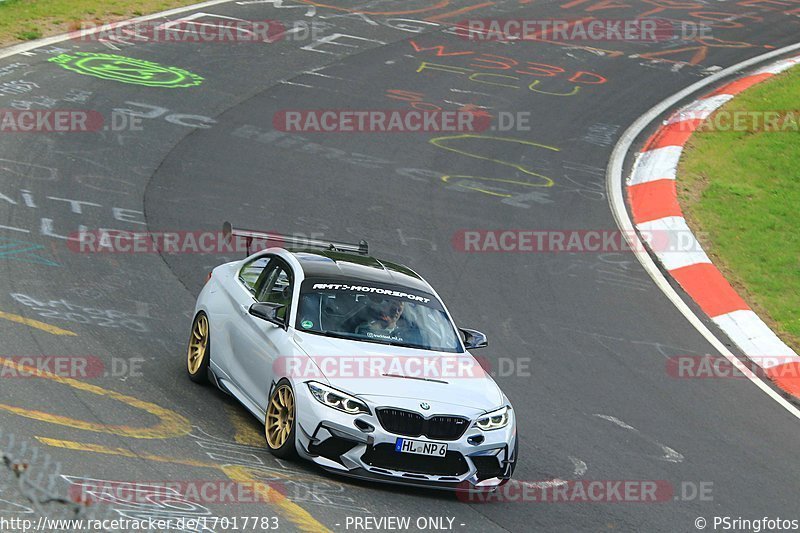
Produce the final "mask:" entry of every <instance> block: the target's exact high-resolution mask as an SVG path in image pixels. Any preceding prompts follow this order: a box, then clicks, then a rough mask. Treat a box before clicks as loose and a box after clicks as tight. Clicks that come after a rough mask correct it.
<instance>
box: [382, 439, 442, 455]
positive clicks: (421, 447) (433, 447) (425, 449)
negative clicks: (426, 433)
mask: <svg viewBox="0 0 800 533" xmlns="http://www.w3.org/2000/svg"><path fill="white" fill-rule="evenodd" d="M394 450H395V451H396V452H400V453H413V454H417V455H430V456H433V457H444V456H445V455H447V444H445V443H443V442H425V441H421V440H412V439H397V442H395V444H394Z"/></svg>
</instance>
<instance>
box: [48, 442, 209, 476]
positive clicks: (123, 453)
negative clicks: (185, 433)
mask: <svg viewBox="0 0 800 533" xmlns="http://www.w3.org/2000/svg"><path fill="white" fill-rule="evenodd" d="M35 438H36V440H38V441H39V442H41V443H42V444H46V445H47V446H52V447H54V448H64V449H66V450H75V451H80V452H92V453H102V454H105V455H118V456H120V457H130V458H132V459H144V460H145V461H154V462H156V463H170V464H177V465H183V466H195V467H197V468H214V469H219V468H220V466H219V465H218V464H215V463H209V462H208V461H196V460H194V459H173V458H172V457H164V456H161V455H153V454H149V453H136V452H134V451H131V450H129V449H127V448H110V447H108V446H103V445H101V444H89V443H85V442H75V441H72V440H61V439H50V438H47V437H35Z"/></svg>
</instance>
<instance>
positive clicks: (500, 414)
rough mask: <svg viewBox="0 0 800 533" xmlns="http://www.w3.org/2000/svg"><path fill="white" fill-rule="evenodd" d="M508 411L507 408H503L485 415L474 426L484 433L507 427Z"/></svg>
mask: <svg viewBox="0 0 800 533" xmlns="http://www.w3.org/2000/svg"><path fill="white" fill-rule="evenodd" d="M510 410H511V409H510V408H509V407H503V408H502V409H498V410H497V411H492V412H491V413H486V414H485V415H483V416H481V417H480V418H479V419H478V421H477V422H475V425H476V426H478V427H479V428H480V429H482V430H484V431H491V430H493V429H500V428H504V427H506V426H507V425H508V421H509V420H511V415H510V414H509V411H510Z"/></svg>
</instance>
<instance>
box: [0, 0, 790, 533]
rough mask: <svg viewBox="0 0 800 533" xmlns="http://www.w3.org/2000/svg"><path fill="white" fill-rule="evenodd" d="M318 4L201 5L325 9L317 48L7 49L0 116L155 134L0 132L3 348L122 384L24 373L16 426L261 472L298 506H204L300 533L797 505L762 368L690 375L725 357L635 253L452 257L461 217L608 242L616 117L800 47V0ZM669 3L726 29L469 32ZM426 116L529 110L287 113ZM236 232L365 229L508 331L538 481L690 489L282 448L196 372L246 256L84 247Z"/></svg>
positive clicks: (191, 472) (39, 435)
mask: <svg viewBox="0 0 800 533" xmlns="http://www.w3.org/2000/svg"><path fill="white" fill-rule="evenodd" d="M314 4H315V2H311V1H300V0H286V1H285V2H280V0H278V1H249V2H238V3H237V2H227V3H219V4H215V5H210V6H206V7H203V8H201V9H198V10H196V11H197V12H202V13H205V15H203V16H202V17H199V18H198V19H197V20H202V21H207V22H213V21H214V20H215V19H218V17H234V18H239V19H244V20H265V19H277V20H281V21H283V23H284V24H285V25H286V26H287V27H291V25H292V24H296V23H297V21H303V22H305V23H308V24H314V25H315V26H314V28H315V29H316V30H318V31H319V34H318V35H316V36H315V37H316V39H314V38H311V37H310V36H305V37H304V36H301V35H299V34H297V35H295V34H290V35H289V36H288V37H287V38H284V39H281V40H279V41H277V42H274V43H263V42H261V43H246V42H237V43H231V42H228V43H205V44H197V43H191V42H150V41H129V42H116V44H115V43H114V42H108V41H107V42H80V41H76V40H71V41H69V40H68V41H64V42H60V43H56V44H51V45H45V46H42V47H39V48H36V49H34V50H32V51H30V52H27V53H25V54H22V55H20V54H16V55H13V56H8V57H4V58H3V59H0V108H15V109H24V108H26V107H27V108H31V109H46V108H47V106H48V105H49V106H50V107H49V108H52V109H90V110H96V111H98V112H100V113H102V114H103V116H105V117H110V116H111V115H112V114H113V113H112V112H113V110H115V109H117V110H119V109H123V110H127V111H125V112H122V113H120V112H117V113H116V116H117V117H119V116H120V115H121V116H124V117H128V118H133V117H134V116H135V117H136V118H137V119H138V122H139V125H140V127H139V128H137V130H136V131H133V130H131V129H130V128H124V131H100V132H95V133H60V134H45V133H25V134H22V133H20V134H10V133H4V134H3V135H2V137H0V180H1V181H0V184H1V186H2V188H0V209H2V220H0V224H2V226H0V264H1V265H2V276H3V280H4V282H3V290H2V292H0V312H2V313H3V315H0V335H2V339H3V347H2V357H11V356H23V355H34V356H39V355H47V356H51V355H52V356H86V355H89V356H92V357H95V358H97V360H98V361H102V362H103V365H105V366H104V367H105V369H106V370H114V372H111V373H110V375H101V376H95V377H94V378H93V379H89V380H77V379H76V380H61V381H60V382H59V381H56V380H53V379H44V378H41V377H38V378H37V377H31V378H27V379H11V378H5V379H0V391H2V393H0V427H2V429H3V431H4V432H5V433H9V432H10V433H14V434H15V435H17V436H18V437H20V438H25V439H29V440H35V439H38V441H39V444H40V445H41V447H42V448H44V449H46V451H47V452H48V453H50V454H51V455H53V456H54V457H55V458H56V459H57V460H59V461H60V462H61V463H62V464H63V473H64V474H65V475H66V476H70V477H69V481H70V482H72V483H81V479H83V480H86V479H93V480H109V481H128V482H132V483H146V482H156V481H165V480H183V481H186V480H226V479H229V478H230V479H235V480H238V481H241V480H242V479H251V480H252V479H255V480H260V481H266V482H268V483H271V484H273V485H274V486H275V487H279V489H278V490H279V491H281V492H283V493H285V494H286V497H287V499H288V500H285V501H283V500H282V501H281V502H278V503H230V502H210V503H202V505H200V504H197V505H196V506H192V509H193V510H192V511H191V512H187V513H188V515H191V514H192V513H199V514H202V513H206V512H207V513H209V514H210V515H213V516H228V517H237V516H254V515H257V516H265V517H271V516H276V517H278V518H279V522H280V530H285V531H293V530H318V529H320V528H322V527H323V526H324V527H327V528H328V529H330V530H332V531H348V530H350V531H353V530H355V529H354V526H353V525H352V518H353V517H363V516H374V517H376V518H379V517H389V516H394V517H403V516H406V517H412V528H411V529H412V530H417V529H416V525H415V522H414V521H415V520H416V519H417V518H418V517H449V518H452V519H453V522H452V526H451V527H452V529H453V530H456V531H503V530H505V531H520V532H522V531H565V532H567V531H570V532H571V531H694V530H695V519H696V518H697V517H705V518H706V519H707V520H709V522H710V521H711V519H712V517H713V516H725V515H728V516H731V517H743V518H750V519H756V518H761V517H765V516H767V517H781V518H790V519H791V518H795V519H797V518H800V517H799V516H798V498H797V493H798V488H800V486H799V484H798V480H799V479H800V463H799V462H798V461H797V453H796V443H797V442H798V438H800V430H798V427H799V426H798V420H797V418H795V417H794V416H793V415H792V414H791V413H790V412H788V411H787V410H786V409H784V408H783V407H781V406H780V405H779V404H778V403H776V402H775V401H774V400H773V399H771V398H770V397H769V396H768V395H766V394H764V392H762V391H761V390H759V389H758V388H757V387H755V386H754V385H753V384H752V383H751V382H750V381H748V380H746V379H705V380H704V379H698V380H692V379H676V378H674V377H671V376H670V375H669V374H668V372H667V370H666V361H667V358H669V357H674V356H680V355H702V354H706V353H713V348H712V347H711V345H709V344H708V342H707V341H706V340H705V339H704V338H703V337H702V336H701V335H700V334H699V333H698V332H697V331H696V330H695V329H694V328H693V327H692V326H691V325H690V324H689V323H688V322H687V321H686V319H685V318H684V317H683V316H682V315H681V314H680V313H679V312H678V311H677V309H676V308H675V307H674V306H673V304H672V303H670V301H669V300H668V299H667V298H666V297H665V296H664V295H663V293H662V292H661V291H660V290H659V288H658V287H657V286H656V285H655V284H654V282H653V281H652V280H651V279H650V277H649V276H648V275H647V273H646V272H645V271H644V269H643V268H642V267H641V266H640V264H639V263H638V262H637V260H636V258H635V257H634V256H633V254H631V253H629V252H613V251H610V252H606V253H465V252H463V251H461V250H459V249H458V248H459V247H458V246H457V245H454V242H455V241H454V236H455V235H457V234H458V232H460V231H462V230H476V229H477V230H482V229H546V230H588V229H597V230H614V229H615V228H616V225H615V222H614V218H613V216H612V213H611V210H610V208H609V202H608V198H607V194H606V186H605V180H606V177H605V169H606V166H607V164H608V159H609V156H610V154H611V151H612V149H613V146H614V144H615V143H616V141H617V140H618V139H619V137H620V136H621V134H622V132H623V131H624V130H625V129H626V128H627V127H628V126H629V125H630V124H631V123H633V122H634V121H635V120H636V119H637V118H638V117H639V116H640V115H642V114H643V113H645V112H646V111H647V110H648V109H650V108H651V107H652V106H654V105H655V104H657V103H658V102H660V101H661V100H663V99H665V98H667V97H668V96H670V95H672V94H674V93H676V92H678V91H679V90H681V89H682V88H684V87H686V86H689V85H691V84H693V83H695V82H696V81H698V80H700V79H702V78H703V77H705V76H708V75H710V74H712V73H714V72H716V71H718V70H720V69H721V68H725V67H727V66H730V65H734V64H736V63H738V62H740V61H743V60H745V59H748V58H751V57H755V56H758V55H760V54H763V53H765V52H769V51H771V50H773V49H777V48H780V47H783V46H787V45H789V44H793V42H794V41H795V40H796V39H797V35H798V34H800V33H799V32H798V30H800V4H798V3H797V2H793V1H790V0H784V1H780V2H778V1H774V2H756V1H744V0H742V1H711V0H708V1H703V0H697V1H685V2H668V1H658V0H648V1H634V2H629V3H623V2H596V1H594V0H587V1H581V0H576V1H571V2H566V1H564V2H556V1H530V0H525V1H523V0H519V1H517V0H513V1H512V0H487V1H486V2H480V3H479V2H468V1H464V0H443V1H441V2H438V3H437V2H434V1H433V0H427V1H421V0H404V1H399V0H394V1H372V2H345V1H343V0H327V1H326V2H324V4H325V5H322V4H318V5H314ZM792 10H793V13H792ZM357 11H360V12H362V13H365V14H364V15H357V14H353V13H354V12H357ZM187 13H188V14H191V13H194V12H193V11H190V12H187ZM187 13H183V14H181V15H178V14H176V15H173V16H172V17H171V18H179V17H185V16H186V15H187ZM645 14H648V15H652V16H658V17H664V18H665V19H670V20H689V21H693V22H702V21H703V20H705V22H707V23H710V24H711V25H712V30H713V36H712V37H709V38H706V39H704V40H702V41H698V40H693V41H686V42H681V41H675V40H671V41H660V42H657V43H641V42H620V41H609V42H599V43H597V42H592V43H563V42H560V43H559V42H542V41H537V42H501V41H485V40H469V39H466V38H464V37H463V36H458V35H455V32H453V31H452V30H451V29H450V27H449V26H448V24H454V23H456V22H458V21H461V20H464V19H466V18H485V19H489V18H499V19H510V18H539V19H551V18H552V19H556V18H568V19H579V18H584V17H597V18H614V19H631V18H635V17H637V16H642V15H645ZM331 36H333V37H331ZM77 52H80V53H103V54H118V55H121V56H125V57H126V58H133V59H137V60H143V61H147V62H153V63H157V64H158V65H160V66H163V67H174V68H176V69H181V70H177V71H172V72H173V77H172V78H171V81H170V82H168V83H164V84H162V85H158V84H157V83H154V82H153V79H154V78H151V77H148V76H147V69H148V68H151V67H152V66H151V67H147V66H141V65H139V66H130V65H129V66H128V69H129V70H128V71H127V73H126V74H127V75H128V77H127V78H125V81H124V82H123V81H120V80H119V78H120V77H121V74H120V73H117V75H116V76H115V75H114V73H113V72H112V73H111V74H108V71H107V70H106V71H105V72H106V74H108V75H106V76H105V79H104V77H103V74H102V72H103V69H102V68H98V69H97V70H94V71H92V72H93V74H91V75H90V74H87V72H86V70H84V71H83V72H81V67H80V65H79V63H80V59H81V58H83V59H86V58H87V57H91V56H78V55H75V54H76V53H77ZM64 54H67V55H66V56H65V55H64ZM98 61H99V62H100V63H102V62H103V59H102V58H99V59H98ZM68 67H69V68H68ZM137 69H138V70H137ZM476 74H479V75H476ZM481 74H482V75H481ZM497 75H502V76H505V77H498V76H497ZM476 80H477V81H476ZM536 81H538V82H539V83H535V82H536ZM26 102H27V103H26ZM421 102H426V103H427V104H431V105H435V106H439V107H441V108H442V109H444V110H459V109H461V108H463V107H464V106H467V105H472V106H479V107H474V108H472V109H481V108H483V109H486V110H487V111H488V112H490V113H492V114H498V113H500V112H512V113H517V112H521V113H522V114H523V115H524V116H527V117H529V120H530V123H529V127H528V128H519V127H515V128H511V129H510V130H509V131H499V130H496V131H491V130H487V131H484V132H481V133H478V134H473V135H459V134H453V133H438V134H437V133H331V134H324V133H313V132H304V133H301V134H296V133H284V132H281V131H278V130H276V129H275V128H274V127H273V117H274V115H275V114H276V113H279V112H281V111H285V110H304V109H409V110H410V109H412V107H411V104H416V105H418V106H419V105H420V103H421ZM521 116H522V115H521ZM642 140H643V139H640V141H639V142H640V143H641V141H642ZM443 177H447V178H446V179H443ZM224 220H230V221H232V222H233V223H234V224H238V225H240V226H244V227H249V228H259V229H265V230H273V231H280V232H283V233H300V234H305V235H312V234H313V235H316V236H322V237H324V238H329V239H335V240H344V241H358V240H359V239H361V238H363V239H366V240H367V241H369V243H370V247H371V250H374V253H375V255H377V256H378V257H384V258H387V259H390V260H396V261H400V262H404V263H406V264H408V265H410V266H412V267H413V268H415V269H416V270H417V271H418V272H420V273H421V274H422V275H423V276H425V277H426V279H427V280H428V281H429V282H430V283H431V284H432V285H433V286H434V287H435V288H436V289H437V291H438V292H439V293H440V295H441V296H442V298H443V299H444V301H445V302H446V303H447V304H448V307H449V308H450V310H451V312H452V313H453V314H454V317H455V319H456V321H457V322H458V323H459V324H460V325H462V326H464V327H472V328H476V329H479V330H482V331H484V332H485V333H487V335H488V336H489V339H490V346H489V347H488V348H486V349H485V350H483V351H481V352H478V353H477V354H476V355H481V356H484V357H485V358H486V359H487V360H488V362H489V363H488V364H489V365H490V367H491V368H492V369H493V371H494V372H495V373H496V380H497V381H498V382H499V384H500V386H501V387H502V389H503V390H504V392H505V393H506V394H507V395H508V397H509V399H510V400H511V402H512V404H513V405H514V407H515V409H516V412H517V419H518V424H519V432H520V436H521V439H522V440H521V445H520V453H521V462H520V464H519V465H518V466H517V469H516V473H515V476H514V477H515V481H514V482H512V483H515V484H516V487H517V489H518V492H519V489H520V488H521V487H523V486H524V484H526V483H527V484H533V485H536V484H541V483H543V482H552V480H554V479H560V480H587V481H590V480H654V481H657V482H658V483H660V484H662V485H668V486H670V487H672V489H673V492H671V493H670V497H669V498H666V499H665V500H666V501H658V502H625V503H618V502H584V503H578V502H571V503H544V502H533V501H496V502H487V503H481V502H464V501H461V500H460V499H459V498H457V497H456V496H454V495H452V494H449V493H440V492H435V491H422V490H417V489H408V488H403V487H391V486H379V485H378V486H376V485H373V484H369V483H364V482H359V481H353V480H349V479H347V478H342V477H336V476H332V475H328V474H325V473H323V472H322V471H320V470H318V469H317V468H315V467H314V466H313V465H310V464H305V463H293V462H289V463H285V462H281V461H278V460H276V459H274V458H273V457H272V456H270V455H269V454H268V453H267V452H266V450H265V448H264V444H263V437H262V425H261V424H259V422H258V421H257V420H255V419H253V418H252V417H251V416H250V415H249V414H248V413H247V412H246V411H245V409H244V408H243V407H240V406H239V405H238V404H237V403H236V402H235V401H233V400H232V399H230V398H229V397H226V396H225V395H224V394H223V393H221V392H218V391H216V390H213V389H212V388H210V387H201V386H197V385H195V384H193V383H191V382H190V381H189V380H188V379H187V377H186V375H185V374H186V372H185V343H186V340H187V337H188V333H189V326H190V322H191V318H192V316H191V315H192V311H193V306H194V301H195V297H196V295H197V293H198V291H199V290H200V288H201V286H202V284H203V281H204V280H205V277H206V275H207V273H208V271H209V270H210V269H211V268H213V266H215V265H217V264H220V263H222V262H225V261H228V260H234V259H238V258H240V257H241V254H237V253H233V254H230V253H218V254H199V253H198V254H191V253H181V254H157V253H149V254H148V253H143V254H136V253H130V254H122V253H117V254H112V253H80V251H79V250H78V251H76V250H77V248H76V243H75V242H74V241H72V242H70V241H68V240H67V239H68V238H69V237H70V236H71V237H72V238H74V237H75V234H76V232H78V231H79V230H80V229H81V227H84V228H86V229H89V230H97V229H98V228H111V229H116V230H124V231H145V230H149V231H154V232H161V231H195V232H202V231H218V230H219V229H220V227H221V224H222V222H223V221H224ZM456 241H457V239H456ZM13 315H16V316H20V317H25V318H27V319H32V320H36V321H39V322H40V323H44V324H46V325H50V326H53V327H55V328H57V329H53V328H50V329H42V327H44V326H42V325H41V324H38V323H37V324H34V325H31V323H22V322H20V321H19V320H11V319H8V317H12V318H13ZM69 332H72V333H73V334H74V335H70V334H69ZM115 366H116V368H113V367H115ZM86 383H89V384H90V385H91V386H92V387H86V386H83V385H84V384H86ZM222 465H228V466H226V467H224V468H222V467H221V466H222ZM231 465H233V466H231ZM236 465H238V466H236ZM226 474H227V475H226ZM243 476H244V477H243ZM699 486H703V487H706V488H708V487H710V491H711V492H710V497H706V498H700V497H699V496H696V495H692V494H690V493H691V492H692V489H696V488H697V487H699ZM0 488H3V487H2V486H0ZM11 490H12V489H11V488H9V487H5V488H3V492H0V515H7V513H14V512H21V511H24V509H23V507H24V505H23V502H20V501H18V500H15V499H13V497H12V496H13V495H12V493H11ZM520 500H522V498H521V499H520ZM12 502H16V503H12ZM20 505H23V507H20ZM123 511H124V509H123ZM127 512H131V510H130V509H128V510H127ZM137 512H142V513H145V514H147V513H148V512H152V513H164V512H165V509H163V508H155V507H153V508H147V509H145V508H141V509H137ZM170 512H173V513H174V512H175V511H166V515H169V513H170ZM348 517H349V518H350V519H351V522H348ZM348 524H350V525H349V528H348ZM444 524H445V525H447V524H448V521H447V520H445V521H444ZM382 529H383V530H388V529H387V528H385V527H384V528H382ZM709 529H710V526H709ZM214 530H216V531H225V530H226V529H224V528H222V527H217V528H215V529H214Z"/></svg>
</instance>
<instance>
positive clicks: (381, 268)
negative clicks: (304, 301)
mask: <svg viewBox="0 0 800 533" xmlns="http://www.w3.org/2000/svg"><path fill="white" fill-rule="evenodd" d="M291 253H292V255H294V257H295V258H296V259H297V261H298V262H299V263H300V266H302V267H303V272H304V274H305V277H306V278H324V279H328V280H351V281H356V282H358V283H367V282H373V283H382V284H388V285H397V286H401V287H405V288H409V289H416V290H418V291H424V292H427V293H431V292H433V290H432V289H431V287H430V285H428V283H427V282H426V281H425V280H423V279H422V278H421V277H420V275H419V274H417V273H416V272H414V271H413V270H411V269H410V268H408V267H407V266H405V265H401V264H399V263H393V262H391V261H384V260H381V259H376V258H375V257H372V256H369V255H360V254H356V253H351V252H339V251H335V250H314V249H310V250H292V251H291Z"/></svg>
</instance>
